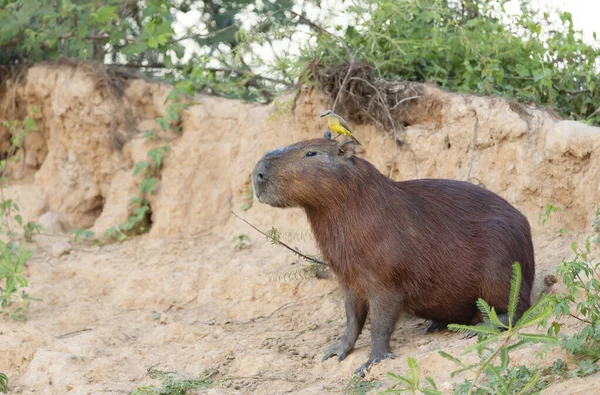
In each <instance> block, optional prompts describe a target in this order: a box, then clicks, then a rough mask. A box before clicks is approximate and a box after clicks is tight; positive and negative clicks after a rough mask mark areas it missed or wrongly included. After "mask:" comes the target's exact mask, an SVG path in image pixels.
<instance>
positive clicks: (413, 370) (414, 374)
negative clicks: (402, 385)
mask: <svg viewBox="0 0 600 395" xmlns="http://www.w3.org/2000/svg"><path fill="white" fill-rule="evenodd" d="M408 369H409V370H410V376H411V378H412V380H413V383H414V384H415V385H416V386H417V387H418V385H419V366H418V365H417V361H415V359H414V358H413V357H408Z"/></svg>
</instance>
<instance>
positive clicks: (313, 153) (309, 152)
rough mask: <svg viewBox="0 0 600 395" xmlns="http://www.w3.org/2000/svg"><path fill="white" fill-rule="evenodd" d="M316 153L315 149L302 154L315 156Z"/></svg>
mask: <svg viewBox="0 0 600 395" xmlns="http://www.w3.org/2000/svg"><path fill="white" fill-rule="evenodd" d="M316 154H317V153H316V152H315V151H308V152H307V153H306V154H305V155H304V156H315V155H316Z"/></svg>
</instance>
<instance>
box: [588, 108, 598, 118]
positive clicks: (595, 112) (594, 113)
mask: <svg viewBox="0 0 600 395" xmlns="http://www.w3.org/2000/svg"><path fill="white" fill-rule="evenodd" d="M598 113H600V107H598V109H597V110H596V111H594V112H593V113H592V115H590V116H589V117H587V119H590V118H592V117H593V116H595V115H596V114H598Z"/></svg>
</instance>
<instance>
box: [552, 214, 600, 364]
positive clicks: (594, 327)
mask: <svg viewBox="0 0 600 395" xmlns="http://www.w3.org/2000/svg"><path fill="white" fill-rule="evenodd" d="M599 223H600V207H599V208H598V210H597V211H596V218H595V220H594V223H593V228H594V231H596V232H598V235H597V236H596V237H594V236H590V237H588V238H587V239H586V241H585V243H584V245H583V246H581V245H580V244H578V243H576V242H574V243H573V244H572V245H571V249H572V251H573V254H574V256H573V257H572V258H571V259H567V258H563V260H562V263H561V265H560V266H559V267H558V274H559V276H560V277H561V279H562V281H563V283H564V284H565V286H566V287H567V289H568V292H567V293H566V294H559V295H554V296H553V297H552V304H553V306H554V313H555V316H556V319H557V320H556V321H555V322H553V323H552V326H551V327H550V329H549V330H548V331H549V333H550V332H554V333H556V334H558V333H559V332H560V329H561V324H560V319H561V318H562V317H563V316H570V317H573V318H575V319H577V320H578V321H579V322H580V323H581V324H582V325H581V326H579V330H578V332H577V333H575V334H573V335H568V336H566V335H565V336H562V340H563V344H564V346H565V348H566V349H567V350H568V351H570V352H571V353H573V354H575V355H576V356H578V357H581V358H584V359H589V360H591V361H592V362H594V361H597V360H599V359H600V294H599V293H600V262H596V261H595V260H594V257H593V256H592V242H596V241H598V240H599V239H600V229H599V227H598V224H599ZM572 306H575V310H574V312H572Z"/></svg>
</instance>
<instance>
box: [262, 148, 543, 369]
mask: <svg viewBox="0 0 600 395" xmlns="http://www.w3.org/2000/svg"><path fill="white" fill-rule="evenodd" d="M355 149H356V143H355V142H354V141H346V142H338V141H335V140H331V139H326V138H320V139H314V140H308V141H301V142H299V143H297V144H294V145H291V146H288V147H285V148H281V149H276V150H273V151H270V152H268V153H267V154H265V156H264V157H263V158H262V159H261V160H260V161H259V162H258V164H257V165H256V167H255V168H254V171H253V173H252V180H253V184H254V190H255V191H256V196H257V197H258V200H259V201H260V202H262V203H265V204H268V205H271V206H273V207H302V208H303V209H304V211H305V212H306V215H307V217H308V220H309V222H310V225H311V228H312V231H313V233H314V236H315V239H316V241H317V244H318V246H319V249H320V250H321V253H322V254H323V257H324V258H325V260H326V261H327V262H328V263H329V265H330V267H331V269H332V270H333V272H334V273H335V274H336V276H337V277H338V279H339V281H340V283H341V285H342V287H343V289H344V297H345V307H346V320H347V321H346V331H345V333H344V335H343V336H342V337H341V340H340V341H339V342H337V343H335V344H333V345H331V346H330V347H329V348H327V350H326V351H325V355H324V357H323V360H325V359H327V358H329V357H332V356H334V355H337V356H338V360H340V361H341V360H342V359H344V357H345V356H346V355H347V354H348V352H350V351H351V350H352V348H353V347H354V344H355V343H356V340H357V338H358V336H359V334H360V332H361V331H362V328H363V326H364V324H365V319H366V317H367V311H368V310H369V309H370V310H371V354H370V357H369V359H368V361H367V362H366V363H364V364H363V365H362V366H361V367H360V368H358V369H357V373H359V374H360V375H361V376H362V375H364V373H365V372H366V371H367V370H368V369H369V367H370V366H371V364H373V363H377V362H378V361H380V360H382V359H384V358H395V356H394V354H392V353H391V352H390V346H389V341H390V336H391V335H392V333H393V331H394V328H395V325H396V321H397V320H398V318H399V315H400V313H402V312H404V313H409V314H412V315H415V316H418V317H422V318H425V319H429V320H431V321H432V323H431V326H430V329H431V330H437V329H440V328H444V327H445V326H447V324H449V323H459V324H475V323H477V319H480V314H479V313H478V309H477V306H476V301H477V299H478V298H482V299H484V300H485V301H487V302H488V303H489V304H490V305H491V306H493V307H494V308H495V309H496V312H497V313H499V315H500V316H501V317H502V319H503V320H504V321H506V319H507V309H508V298H509V289H510V282H511V277H512V265H513V263H514V262H515V261H516V262H519V263H520V264H521V269H522V274H523V281H522V285H521V291H520V292H521V293H520V298H519V304H518V308H517V315H519V316H520V315H521V314H522V313H523V312H524V311H525V310H526V309H527V308H529V307H530V292H531V287H532V283H533V279H534V275H535V263H534V254H533V243H532V240H531V230H530V227H529V223H528V221H527V219H526V218H525V216H524V215H523V214H521V213H520V212H519V211H518V210H517V209H516V208H514V207H513V206H511V205H510V204H509V203H508V202H507V201H506V200H504V199H502V198H501V197H500V196H498V195H496V194H495V193H493V192H491V191H488V190H487V189H485V188H482V187H480V186H476V185H473V184H470V183H468V182H462V181H454V180H445V179H418V180H410V181H401V182H396V181H393V180H391V179H390V178H388V177H386V176H384V175H383V174H382V173H381V172H379V171H378V170H377V169H376V168H375V167H374V166H373V165H372V164H371V163H369V162H367V161H366V160H364V159H361V158H359V157H357V156H355Z"/></svg>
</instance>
